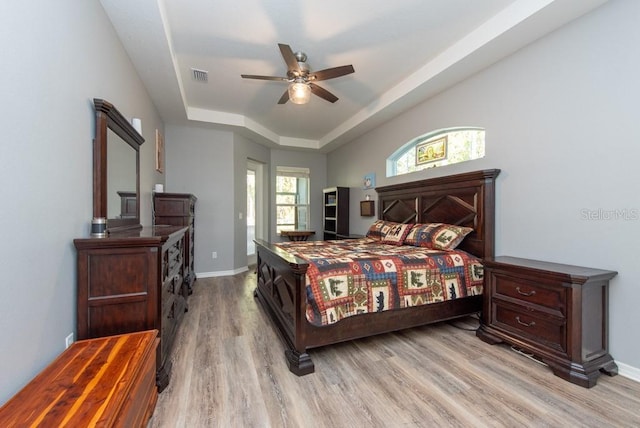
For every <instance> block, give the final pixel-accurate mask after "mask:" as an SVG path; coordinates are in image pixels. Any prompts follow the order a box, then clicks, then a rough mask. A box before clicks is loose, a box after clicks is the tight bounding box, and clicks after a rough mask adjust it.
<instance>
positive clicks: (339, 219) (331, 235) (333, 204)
mask: <svg viewBox="0 0 640 428" xmlns="http://www.w3.org/2000/svg"><path fill="white" fill-rule="evenodd" d="M322 193H323V198H324V199H323V200H324V205H323V212H322V227H323V232H324V237H323V239H325V240H327V239H340V236H349V188H348V187H330V188H327V189H324V190H323V191H322Z"/></svg>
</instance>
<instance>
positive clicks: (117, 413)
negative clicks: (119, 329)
mask: <svg viewBox="0 0 640 428" xmlns="http://www.w3.org/2000/svg"><path fill="white" fill-rule="evenodd" d="M157 334H158V332H157V331H155V330H152V331H145V332H139V333H129V334H123V335H117V336H109V337H103V338H98V339H89V340H81V341H78V342H75V343H74V344H72V345H71V346H70V347H69V348H68V349H66V350H65V351H64V352H63V353H62V354H60V355H59V356H58V358H56V359H55V360H54V361H53V362H52V363H51V364H49V366H47V367H46V368H45V369H44V370H43V371H41V372H40V373H39V374H38V375H37V376H36V377H35V378H34V379H33V380H32V381H31V382H29V383H28V384H27V385H26V386H25V387H24V388H22V389H21V390H20V391H19V392H18V393H17V394H16V395H15V396H13V397H12V398H11V399H10V400H9V401H7V402H6V403H5V405H4V406H2V407H1V408H0V425H2V426H3V427H34V426H39V427H62V426H69V427H89V426H91V427H123V428H143V427H146V426H147V422H148V421H149V418H150V417H151V415H152V414H153V410H154V408H155V405H156V401H157V398H158V391H157V389H156V383H155V377H156V376H155V372H156V370H155V369H156V357H155V355H156V346H157V345H158V341H157V338H156V336H157Z"/></svg>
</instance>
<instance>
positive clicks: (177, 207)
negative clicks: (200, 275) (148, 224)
mask: <svg viewBox="0 0 640 428" xmlns="http://www.w3.org/2000/svg"><path fill="white" fill-rule="evenodd" d="M196 200H198V198H196V197H195V196H194V195H192V194H190V193H154V194H153V224H155V225H161V224H169V225H172V226H187V227H188V228H189V230H188V231H187V235H186V239H185V242H186V244H187V252H186V266H187V270H186V271H185V281H186V283H187V287H188V289H189V294H191V291H192V289H193V282H194V281H195V280H196V273H195V270H194V255H195V247H194V242H195V227H194V226H195V212H196Z"/></svg>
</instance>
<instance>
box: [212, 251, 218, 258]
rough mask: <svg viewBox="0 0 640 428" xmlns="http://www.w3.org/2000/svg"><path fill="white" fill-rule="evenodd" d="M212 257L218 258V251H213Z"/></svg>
mask: <svg viewBox="0 0 640 428" xmlns="http://www.w3.org/2000/svg"><path fill="white" fill-rule="evenodd" d="M211 258H212V259H217V258H218V253H217V252H216V251H214V252H213V253H211Z"/></svg>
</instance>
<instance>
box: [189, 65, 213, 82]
mask: <svg viewBox="0 0 640 428" xmlns="http://www.w3.org/2000/svg"><path fill="white" fill-rule="evenodd" d="M191 75H192V76H193V80H195V81H197V82H206V81H208V80H209V72H208V71H205V70H198V69H197V68H192V69H191Z"/></svg>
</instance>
